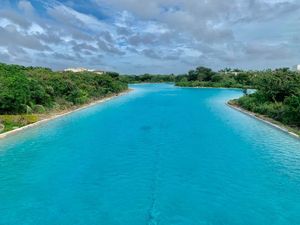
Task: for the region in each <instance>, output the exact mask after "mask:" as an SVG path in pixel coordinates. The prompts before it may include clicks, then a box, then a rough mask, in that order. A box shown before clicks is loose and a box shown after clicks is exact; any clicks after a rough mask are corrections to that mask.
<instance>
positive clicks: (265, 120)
mask: <svg viewBox="0 0 300 225" xmlns="http://www.w3.org/2000/svg"><path fill="white" fill-rule="evenodd" d="M226 105H227V106H229V107H230V108H232V109H235V110H237V111H239V112H241V113H243V114H245V115H247V116H250V117H252V118H255V119H257V120H259V121H261V122H263V123H266V124H268V125H269V126H272V127H274V128H276V129H278V130H280V131H282V132H284V133H287V134H288V135H290V136H292V137H294V138H297V139H299V138H300V135H299V134H297V133H295V132H293V131H291V130H289V127H288V126H286V125H284V124H282V123H280V122H278V121H275V120H273V119H271V118H268V117H266V116H263V115H260V114H257V113H253V112H250V111H248V110H246V109H243V108H241V107H239V106H237V105H233V104H230V103H229V102H227V103H226Z"/></svg>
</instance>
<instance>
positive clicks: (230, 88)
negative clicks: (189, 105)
mask: <svg viewBox="0 0 300 225" xmlns="http://www.w3.org/2000/svg"><path fill="white" fill-rule="evenodd" d="M175 87H179V88H189V89H190V88H194V89H229V90H243V88H235V87H228V88H227V87H184V86H176V85H175ZM248 89H250V88H248Z"/></svg>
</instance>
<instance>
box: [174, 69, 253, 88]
mask: <svg viewBox="0 0 300 225" xmlns="http://www.w3.org/2000/svg"><path fill="white" fill-rule="evenodd" d="M256 75H257V73H256V72H253V71H242V70H238V69H234V70H232V69H229V68H226V69H224V70H221V71H218V72H215V71H213V70H212V69H210V68H207V67H197V68H196V69H195V70H190V71H189V72H188V73H187V74H184V75H179V76H177V78H176V85H177V86H181V87H227V88H251V87H253V86H254V83H255V77H256Z"/></svg>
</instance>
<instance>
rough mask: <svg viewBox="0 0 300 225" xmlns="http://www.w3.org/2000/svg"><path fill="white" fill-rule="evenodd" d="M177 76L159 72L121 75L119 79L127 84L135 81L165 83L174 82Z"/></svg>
mask: <svg viewBox="0 0 300 225" xmlns="http://www.w3.org/2000/svg"><path fill="white" fill-rule="evenodd" d="M176 78H177V76H175V75H173V74H171V75H159V74H147V73H146V74H143V75H122V76H120V79H121V80H122V81H124V82H126V83H129V84H135V83H166V82H176Z"/></svg>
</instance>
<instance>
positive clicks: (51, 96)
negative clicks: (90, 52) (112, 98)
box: [0, 64, 128, 114]
mask: <svg viewBox="0 0 300 225" xmlns="http://www.w3.org/2000/svg"><path fill="white" fill-rule="evenodd" d="M127 88H128V85H127V83H126V82H124V81H122V79H120V77H119V75H118V74H117V73H107V74H103V75H98V74H95V73H91V72H83V73H73V72H54V71H52V70H50V69H47V68H41V67H23V66H18V65H6V64H0V90H1V91H0V114H30V113H45V112H46V111H48V110H54V109H55V110H62V109H67V108H70V107H72V106H74V105H80V104H84V103H87V102H89V101H91V100H93V99H99V98H102V97H105V96H107V95H111V94H115V93H119V92H121V91H124V90H126V89H127Z"/></svg>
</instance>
